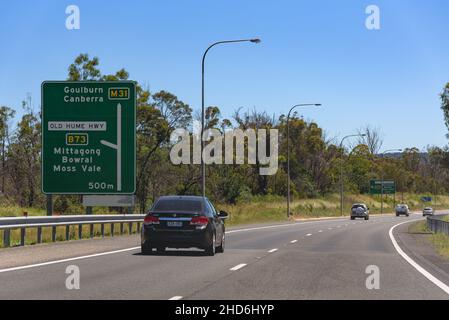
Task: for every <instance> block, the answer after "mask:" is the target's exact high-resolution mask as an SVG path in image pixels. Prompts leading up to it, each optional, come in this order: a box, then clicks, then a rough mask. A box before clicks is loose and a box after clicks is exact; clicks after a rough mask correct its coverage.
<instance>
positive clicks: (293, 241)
mask: <svg viewBox="0 0 449 320" xmlns="http://www.w3.org/2000/svg"><path fill="white" fill-rule="evenodd" d="M296 242H298V240H292V241H290V243H296Z"/></svg>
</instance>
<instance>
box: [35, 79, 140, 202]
mask: <svg viewBox="0 0 449 320" xmlns="http://www.w3.org/2000/svg"><path fill="white" fill-rule="evenodd" d="M135 176H136V89H135V83H134V82H132V81H118V82H109V81H78V82H68V81H45V82H43V83H42V191H43V192H44V193H46V194H132V193H134V192H135V179H136V177H135Z"/></svg>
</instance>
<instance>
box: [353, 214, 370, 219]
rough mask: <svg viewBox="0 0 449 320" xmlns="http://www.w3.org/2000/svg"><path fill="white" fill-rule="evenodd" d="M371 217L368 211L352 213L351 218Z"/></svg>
mask: <svg viewBox="0 0 449 320" xmlns="http://www.w3.org/2000/svg"><path fill="white" fill-rule="evenodd" d="M366 217H369V214H368V213H351V218H366Z"/></svg>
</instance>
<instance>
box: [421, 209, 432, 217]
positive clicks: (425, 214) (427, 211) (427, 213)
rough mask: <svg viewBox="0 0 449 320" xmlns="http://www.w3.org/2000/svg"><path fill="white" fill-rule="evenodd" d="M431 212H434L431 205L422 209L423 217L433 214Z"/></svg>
mask: <svg viewBox="0 0 449 320" xmlns="http://www.w3.org/2000/svg"><path fill="white" fill-rule="evenodd" d="M433 214H434V211H433V208H431V207H426V208H424V210H423V211H422V216H423V217H425V216H433Z"/></svg>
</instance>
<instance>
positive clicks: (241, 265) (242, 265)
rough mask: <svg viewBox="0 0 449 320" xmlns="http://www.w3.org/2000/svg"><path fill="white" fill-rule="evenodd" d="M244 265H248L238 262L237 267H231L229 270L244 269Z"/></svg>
mask: <svg viewBox="0 0 449 320" xmlns="http://www.w3.org/2000/svg"><path fill="white" fill-rule="evenodd" d="M243 267H246V263H241V264H238V265H236V266H235V267H232V268H231V269H229V270H231V271H237V270H239V269H242V268H243Z"/></svg>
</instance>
